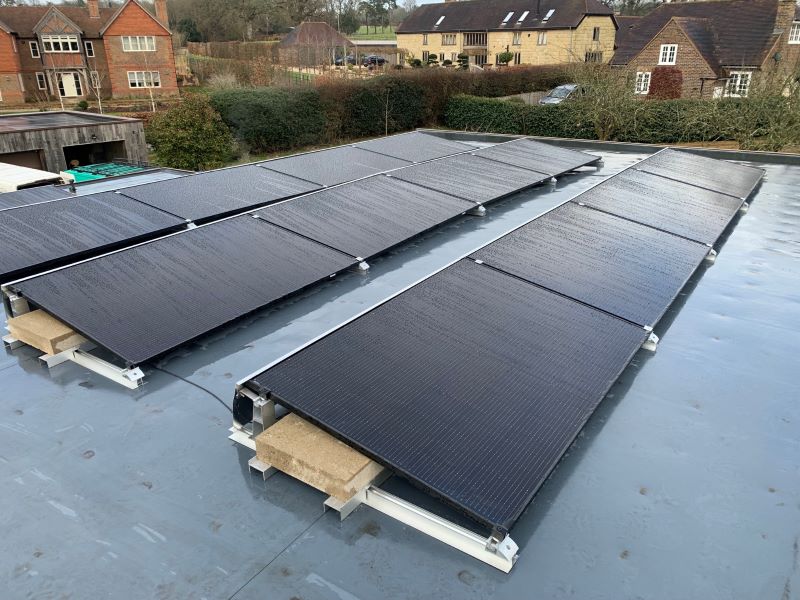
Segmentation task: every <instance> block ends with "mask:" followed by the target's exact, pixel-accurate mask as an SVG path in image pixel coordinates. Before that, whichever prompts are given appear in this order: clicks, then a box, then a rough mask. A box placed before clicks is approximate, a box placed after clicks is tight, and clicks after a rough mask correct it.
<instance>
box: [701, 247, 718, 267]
mask: <svg viewBox="0 0 800 600" xmlns="http://www.w3.org/2000/svg"><path fill="white" fill-rule="evenodd" d="M716 260H717V251H716V250H714V249H713V248H709V250H708V254H706V257H705V258H704V259H703V261H704V262H705V263H706V264H707V265H713V264H714V262H716Z"/></svg>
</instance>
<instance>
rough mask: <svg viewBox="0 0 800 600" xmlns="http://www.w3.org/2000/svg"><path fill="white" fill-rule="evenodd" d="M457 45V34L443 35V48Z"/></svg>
mask: <svg viewBox="0 0 800 600" xmlns="http://www.w3.org/2000/svg"><path fill="white" fill-rule="evenodd" d="M455 45H456V34H455V33H443V34H442V46H455Z"/></svg>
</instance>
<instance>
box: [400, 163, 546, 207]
mask: <svg viewBox="0 0 800 600" xmlns="http://www.w3.org/2000/svg"><path fill="white" fill-rule="evenodd" d="M391 175H392V177H396V178H397V179H402V180H403V181H410V182H411V183H416V184H418V185H423V186H426V187H429V188H431V189H434V190H439V191H440V192H445V193H448V194H453V195H454V196H459V197H460V198H465V199H467V200H472V201H473V202H478V203H482V202H490V201H492V200H497V199H498V198H502V197H504V196H507V195H509V194H513V193H515V192H518V191H520V190H522V189H525V188H526V187H530V186H533V185H536V184H537V183H541V182H543V181H546V180H547V179H549V178H550V176H549V175H546V174H543V173H537V172H535V171H530V170H528V169H522V168H520V167H515V166H512V165H508V164H504V163H500V162H495V161H490V160H486V159H484V158H478V157H476V156H472V155H470V154H464V155H459V156H451V157H450V158H443V159H441V160H435V161H432V162H428V163H423V164H419V165H413V166H411V167H407V168H405V169H401V170H399V171H394V172H392V174H391Z"/></svg>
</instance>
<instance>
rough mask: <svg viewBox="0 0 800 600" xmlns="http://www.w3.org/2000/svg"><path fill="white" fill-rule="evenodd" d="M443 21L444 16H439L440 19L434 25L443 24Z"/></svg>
mask: <svg viewBox="0 0 800 600" xmlns="http://www.w3.org/2000/svg"><path fill="white" fill-rule="evenodd" d="M442 21H444V16H441V17H439V20H438V21H436V25H434V27H438V26H439V25H441V24H442Z"/></svg>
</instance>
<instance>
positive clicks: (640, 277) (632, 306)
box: [472, 202, 709, 326]
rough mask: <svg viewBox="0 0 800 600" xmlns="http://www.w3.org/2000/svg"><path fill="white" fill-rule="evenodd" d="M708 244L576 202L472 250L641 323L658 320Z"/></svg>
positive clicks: (493, 263)
mask: <svg viewBox="0 0 800 600" xmlns="http://www.w3.org/2000/svg"><path fill="white" fill-rule="evenodd" d="M708 250H709V249H708V247H707V246H704V245H703V244H699V243H697V242H692V241H690V240H686V239H683V238H680V237H677V236H674V235H672V234H669V233H664V232H662V231H658V230H656V229H652V228H650V227H646V226H644V225H639V224H638V223H633V222H631V221H626V220H624V219H620V218H618V217H615V216H613V215H609V214H606V213H602V212H600V211H597V210H593V209H591V208H586V207H582V206H579V205H577V204H574V203H571V202H569V203H567V204H564V205H562V206H560V207H558V208H556V209H554V210H552V211H550V212H549V213H547V214H545V215H543V216H541V217H539V218H538V219H536V220H535V221H532V222H531V223H529V224H528V225H525V226H523V227H520V228H519V229H516V230H514V231H513V232H511V233H510V234H508V235H506V236H504V237H502V238H500V239H499V240H498V241H496V242H494V243H492V244H489V245H488V246H485V247H483V248H482V249H480V250H478V251H477V252H475V253H474V254H473V255H472V257H473V258H475V259H477V260H482V261H484V262H485V263H486V264H487V265H490V266H492V267H494V268H497V269H500V270H502V271H504V272H507V273H510V274H512V275H514V276H516V277H521V278H522V279H525V280H526V281H530V282H532V283H535V284H537V285H541V286H543V287H546V288H548V289H551V290H553V291H555V292H557V293H559V294H564V295H566V296H569V297H570V298H574V299H576V300H578V301H580V302H584V303H586V304H588V305H590V306H594V307H596V308H599V309H601V310H604V311H607V312H609V313H611V314H614V315H617V316H619V317H622V318H624V319H628V320H629V321H633V322H634V323H638V324H640V325H651V326H652V325H654V324H655V323H656V322H657V321H658V320H659V319H660V318H661V316H662V315H663V314H664V312H665V311H666V310H667V308H668V307H669V305H670V304H671V303H672V301H673V300H674V299H675V297H676V296H677V295H678V292H679V291H680V290H681V288H683V286H684V285H685V284H686V281H687V280H688V279H689V277H690V276H691V275H692V273H693V272H694V271H695V269H697V267H698V265H700V263H701V262H702V261H703V259H704V258H705V256H706V255H707V254H708Z"/></svg>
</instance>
